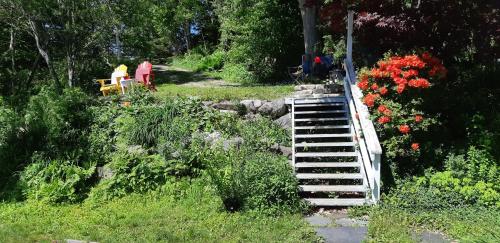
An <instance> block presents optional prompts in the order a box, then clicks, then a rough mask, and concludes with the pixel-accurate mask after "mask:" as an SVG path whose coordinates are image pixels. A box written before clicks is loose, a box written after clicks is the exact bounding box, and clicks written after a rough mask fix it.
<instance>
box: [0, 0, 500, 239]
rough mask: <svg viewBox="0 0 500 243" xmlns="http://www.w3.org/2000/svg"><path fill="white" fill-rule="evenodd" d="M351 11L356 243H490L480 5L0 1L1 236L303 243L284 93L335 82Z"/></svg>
mask: <svg viewBox="0 0 500 243" xmlns="http://www.w3.org/2000/svg"><path fill="white" fill-rule="evenodd" d="M348 11H352V13H353V14H354V18H353V29H352V30H353V35H352V37H353V45H352V47H353V49H352V50H353V52H352V60H353V65H354V67H355V69H356V73H357V76H356V79H357V83H356V84H355V87H357V88H359V90H360V96H361V98H360V100H359V101H360V104H364V105H365V106H366V107H367V110H368V111H369V113H370V117H368V118H369V120H370V121H372V122H373V125H374V129H375V130H376V132H377V136H378V139H379V140H380V144H381V146H382V150H383V154H382V160H381V161H382V187H381V189H382V197H381V201H380V205H377V206H373V207H353V208H351V209H349V212H350V214H352V215H353V217H356V216H361V215H369V216H370V219H371V220H370V222H369V224H368V235H367V238H366V239H367V241H368V242H395V241H397V242H412V241H416V240H415V239H414V237H413V236H414V232H415V231H419V230H422V229H424V230H431V231H440V232H441V233H443V234H445V235H446V237H448V238H450V239H456V240H459V241H460V240H462V241H464V242H498V241H500V235H499V233H498V232H499V231H498V222H499V220H500V219H499V218H498V217H499V216H498V215H499V214H500V213H499V210H500V150H499V149H498V148H500V82H499V81H500V80H499V77H500V69H499V67H500V33H499V27H498V26H499V23H500V4H499V3H498V1H497V0H479V1H459V0H457V1H451V0H450V1H445V0H443V1H422V0H399V1H396V0H79V1H74V0H44V1H38V0H0V33H1V34H0V52H1V56H0V65H1V66H0V67H1V68H0V168H1V169H0V241H2V242H25V241H42V242H43V241H58V240H64V239H70V238H73V237H76V238H80V239H82V240H89V241H93V240H97V241H102V242H108V241H109V242H114V241H117V242H123V241H125V242H128V241H146V242H149V241H168V242H178V241H188V242H189V241H193V242H194V241H229V242H233V241H238V242H239V241H256V242H262V241H265V242H267V241H269V242H281V241H286V242H304V241H306V242H315V241H320V239H318V237H316V235H315V234H314V233H313V231H312V228H311V227H310V226H309V225H308V224H307V223H306V222H305V221H304V220H303V216H304V215H305V214H308V213H317V212H318V210H317V208H315V207H311V205H308V204H307V203H305V202H304V200H302V198H301V197H302V196H301V195H303V191H301V190H300V189H299V188H300V180H299V179H297V178H296V176H295V175H294V172H296V171H294V168H293V165H292V166H290V163H289V161H288V160H289V159H290V158H287V156H288V154H287V153H286V151H285V152H283V151H284V150H286V148H290V147H291V146H293V145H292V144H293V143H294V141H292V139H294V138H292V136H291V133H290V127H288V128H287V127H286V126H283V124H284V123H286V122H283V120H282V119H284V121H286V115H283V114H285V113H286V112H285V111H284V110H287V108H286V106H285V105H284V104H283V103H284V100H283V99H284V97H291V96H292V92H294V89H295V90H297V89H299V91H300V88H297V87H295V88H294V85H296V84H313V85H320V84H321V85H322V84H325V85H329V84H331V82H332V80H331V79H334V78H333V77H334V74H335V75H340V76H342V75H343V74H345V73H344V67H343V65H344V64H345V63H344V59H345V58H346V56H347V49H348V46H349V45H348V43H347V40H348V36H347V21H348ZM349 48H350V47H349ZM145 61H148V62H149V63H146V64H147V65H149V66H148V68H151V70H150V69H147V70H146V71H144V72H138V73H139V74H140V75H139V74H137V75H138V76H143V77H142V78H143V79H148V80H150V81H151V82H150V83H147V82H146V81H144V85H139V86H137V87H135V88H134V86H131V87H128V86H126V84H127V83H126V82H125V81H127V80H129V79H128V78H129V76H134V74H135V73H136V72H135V71H136V67H138V65H140V64H143V63H144V62H145ZM324 63H328V66H321V65H323V64H324ZM121 64H123V65H124V66H120V65H121ZM151 64H152V65H151ZM124 67H128V69H123V68H124ZM144 67H146V66H144ZM114 70H115V72H120V71H121V72H122V73H121V74H120V75H121V76H116V75H115V76H112V73H113V72H114ZM115 74H116V73H115ZM110 77H113V78H115V77H118V79H117V80H107V79H110ZM135 79H138V77H135ZM99 80H100V81H102V82H101V83H99V82H100V81H99ZM122 81H123V82H125V83H121V82H122ZM104 82H110V84H108V83H106V84H105V83H104ZM113 82H115V83H113ZM148 82H149V81H148ZM144 87H146V88H144ZM342 87H343V86H342ZM103 88H106V89H103ZM106 90H108V91H109V90H111V91H109V92H107V91H106ZM340 90H343V89H342V88H341V89H340ZM339 92H340V93H341V95H344V93H343V92H344V91H339ZM103 94H105V95H106V96H103ZM280 102H281V103H280ZM277 103H278V104H282V105H283V109H284V110H283V112H284V113H283V114H281V113H282V112H281V110H280V108H278V109H277V110H278V111H276V109H275V108H274V107H272V106H273V105H275V104H277ZM248 104H251V105H250V106H249V105H248ZM257 104H259V105H257ZM259 107H260V108H259ZM262 107H263V108H262ZM266 109H268V110H269V111H268V112H267V113H266V111H263V110H266ZM318 111H320V112H324V110H321V109H319V110H318ZM299 112H300V111H299ZM302 112H305V113H307V111H302ZM276 113H279V116H277V115H276ZM281 115H283V116H281ZM356 115H359V114H356ZM353 119H354V118H353ZM358 119H359V117H358ZM291 122H292V121H289V123H291ZM283 148H285V149H283ZM353 148H354V147H353ZM305 150H307V148H305ZM304 152H309V151H304ZM312 152H314V151H312ZM337 196H338V195H336V194H335V193H331V194H329V198H336V197H337ZM200 204H201V206H200ZM130 205H132V206H130ZM129 206H130V207H133V210H131V211H130V215H128V214H126V213H124V211H125V210H129V209H130V207H129ZM198 206H199V208H198ZM150 209H151V210H150ZM105 212H112V213H113V216H112V217H110V218H107V215H106V214H105ZM59 213H61V214H60V215H59ZM165 214H168V217H165V219H162V220H157V219H158V218H162V216H164V215H165ZM18 215H22V217H19V218H18V217H17V216H18ZM127 217H129V218H127ZM77 220H81V221H82V222H81V226H62V224H63V223H64V222H73V221H77ZM184 221H189V224H188V225H187V226H186V228H184V227H179V225H180V224H182V222H184ZM392 222H399V224H398V227H392V226H393V225H394V224H393V223H392ZM101 224H102V225H104V226H103V227H100V226H101ZM215 228H216V229H215ZM489 229H492V230H489ZM141 232H144V234H141ZM261 233H262V234H261Z"/></svg>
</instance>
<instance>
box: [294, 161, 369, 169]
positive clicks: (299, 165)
mask: <svg viewBox="0 0 500 243" xmlns="http://www.w3.org/2000/svg"><path fill="white" fill-rule="evenodd" d="M295 167H296V168H349V167H361V164H360V163H358V162H299V163H295Z"/></svg>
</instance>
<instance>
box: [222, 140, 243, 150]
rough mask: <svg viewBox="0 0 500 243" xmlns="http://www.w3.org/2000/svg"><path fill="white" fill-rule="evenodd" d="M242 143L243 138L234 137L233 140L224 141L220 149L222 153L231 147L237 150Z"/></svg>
mask: <svg viewBox="0 0 500 243" xmlns="http://www.w3.org/2000/svg"><path fill="white" fill-rule="evenodd" d="M242 143H243V138H241V137H234V138H230V139H228V140H224V141H223V142H222V147H223V149H224V151H228V150H229V149H231V148H233V147H236V148H239V147H240V145H241V144H242Z"/></svg>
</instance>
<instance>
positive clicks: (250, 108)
mask: <svg viewBox="0 0 500 243" xmlns="http://www.w3.org/2000/svg"><path fill="white" fill-rule="evenodd" d="M262 104H263V102H262V101H261V100H242V101H240V105H242V106H244V107H245V108H246V110H247V113H248V112H252V113H257V111H258V110H259V108H260V107H261V106H262Z"/></svg>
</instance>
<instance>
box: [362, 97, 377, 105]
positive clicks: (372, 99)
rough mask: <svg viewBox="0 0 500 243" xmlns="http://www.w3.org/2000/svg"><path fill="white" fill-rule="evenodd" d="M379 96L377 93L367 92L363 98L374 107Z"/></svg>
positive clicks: (366, 103)
mask: <svg viewBox="0 0 500 243" xmlns="http://www.w3.org/2000/svg"><path fill="white" fill-rule="evenodd" d="M377 98H378V95H375V94H367V95H365V97H364V98H363V103H365V105H367V106H368V107H373V106H374V105H375V100H376V99H377Z"/></svg>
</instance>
